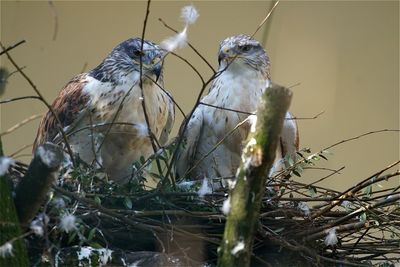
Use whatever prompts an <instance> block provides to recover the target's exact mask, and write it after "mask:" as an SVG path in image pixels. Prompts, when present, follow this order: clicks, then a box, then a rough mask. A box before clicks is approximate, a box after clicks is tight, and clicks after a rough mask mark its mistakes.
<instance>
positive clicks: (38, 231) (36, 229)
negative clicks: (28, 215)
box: [29, 219, 44, 236]
mask: <svg viewBox="0 0 400 267" xmlns="http://www.w3.org/2000/svg"><path fill="white" fill-rule="evenodd" d="M29 228H30V229H31V231H32V232H33V233H34V234H35V235H37V236H43V232H44V230H43V222H42V221H41V220H40V219H36V220H33V221H32V222H31V224H30V226H29Z"/></svg>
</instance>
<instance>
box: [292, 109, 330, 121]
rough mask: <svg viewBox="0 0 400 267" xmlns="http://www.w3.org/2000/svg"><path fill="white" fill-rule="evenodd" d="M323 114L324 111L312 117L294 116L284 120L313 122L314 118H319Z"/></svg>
mask: <svg viewBox="0 0 400 267" xmlns="http://www.w3.org/2000/svg"><path fill="white" fill-rule="evenodd" d="M324 113H325V111H321V112H320V113H318V114H317V115H315V116H314V117H296V116H293V117H292V118H287V119H286V120H315V119H316V118H318V117H319V116H321V115H322V114H324Z"/></svg>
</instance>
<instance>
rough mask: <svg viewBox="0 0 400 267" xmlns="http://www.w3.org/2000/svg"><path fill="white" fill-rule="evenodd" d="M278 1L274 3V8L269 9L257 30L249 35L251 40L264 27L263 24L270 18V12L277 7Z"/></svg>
mask: <svg viewBox="0 0 400 267" xmlns="http://www.w3.org/2000/svg"><path fill="white" fill-rule="evenodd" d="M278 4H279V0H278V1H276V2H275V4H274V6H273V7H272V8H271V10H270V11H269V12H268V14H267V15H266V16H265V18H264V19H263V20H262V21H261V23H260V24H259V25H258V27H257V29H256V30H255V31H254V33H253V34H252V35H251V37H252V38H253V37H254V35H256V33H257V32H258V31H259V30H260V29H261V27H262V26H263V25H264V23H265V22H267V20H268V18H269V17H270V16H271V14H272V12H273V11H274V10H275V8H276V7H277V6H278Z"/></svg>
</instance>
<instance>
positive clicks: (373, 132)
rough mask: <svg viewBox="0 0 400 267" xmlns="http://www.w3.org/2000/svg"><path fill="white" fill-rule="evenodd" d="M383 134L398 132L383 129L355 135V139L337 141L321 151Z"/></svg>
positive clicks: (396, 130)
mask: <svg viewBox="0 0 400 267" xmlns="http://www.w3.org/2000/svg"><path fill="white" fill-rule="evenodd" d="M383 132H400V130H398V129H383V130H377V131H371V132H367V133H363V134H360V135H357V136H355V137H351V138H348V139H344V140H342V141H339V142H337V143H334V144H333V145H330V146H328V147H326V148H324V149H323V150H329V149H331V148H332V147H335V146H338V145H340V144H343V143H346V142H349V141H353V140H356V139H359V138H361V137H364V136H367V135H371V134H376V133H383Z"/></svg>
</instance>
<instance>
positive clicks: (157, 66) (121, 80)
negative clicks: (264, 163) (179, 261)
mask: <svg viewBox="0 0 400 267" xmlns="http://www.w3.org/2000/svg"><path fill="white" fill-rule="evenodd" d="M141 42H142V40H141V39H140V38H134V39H128V40H126V41H124V42H122V43H120V44H119V45H117V46H116V47H115V48H114V49H113V50H112V51H111V53H109V54H108V55H107V57H106V58H105V59H104V60H103V62H102V63H101V64H100V65H98V66H97V67H96V68H94V69H93V70H91V71H89V72H87V73H82V74H79V75H77V76H76V77H74V78H73V79H72V80H71V81H69V82H68V83H67V85H66V86H65V87H64V88H63V89H62V90H61V92H60V93H59V95H58V97H57V98H56V99H55V101H54V102H53V104H52V108H53V109H54V111H55V113H56V114H57V116H58V119H59V120H60V121H61V124H62V125H61V127H62V128H63V129H64V131H65V132H66V134H67V136H68V143H69V145H70V147H71V149H72V150H73V152H74V153H76V154H78V155H79V157H80V158H81V159H82V160H84V161H85V162H87V163H89V164H92V163H97V164H99V165H101V166H102V167H104V169H105V171H106V172H107V173H108V174H109V176H110V178H111V179H113V180H115V181H118V182H125V181H127V180H128V179H129V178H130V176H131V174H132V164H133V163H134V162H135V161H138V160H139V159H140V157H142V156H143V157H144V158H147V157H149V156H150V155H151V154H152V153H153V148H152V145H151V142H150V138H149V136H148V130H147V129H148V128H147V124H146V120H145V115H144V111H143V108H142V101H143V99H144V101H145V106H146V113H147V115H148V121H149V126H150V129H151V132H152V133H153V134H154V136H155V137H156V138H157V139H158V141H159V143H160V144H161V145H162V144H165V143H166V141H167V139H168V135H169V133H170V130H171V128H172V125H173V122H174V115H175V114H174V105H173V102H172V100H171V96H170V95H169V94H168V93H166V92H165V91H163V90H161V89H160V88H159V86H160V87H163V75H162V60H163V56H164V52H163V51H162V49H161V48H160V47H159V46H158V45H156V44H154V43H152V42H150V41H144V43H143V52H142V51H141ZM140 57H141V58H142V77H143V78H142V81H143V83H142V85H143V86H142V87H143V94H144V97H143V98H142V94H141V89H140ZM155 81H156V82H157V83H158V85H157V84H156V83H155ZM112 122H113V124H111V123H112ZM59 127H60V126H59V125H58V123H57V121H56V119H55V117H54V116H53V114H52V113H51V112H50V111H48V112H47V114H46V115H45V116H44V117H43V119H42V121H41V122H40V125H39V129H38V133H37V137H36V140H35V143H34V150H35V149H36V147H37V146H38V145H40V144H43V143H44V142H47V141H50V142H55V143H60V142H62V141H63V139H62V138H61V135H60V131H59V130H58V129H59Z"/></svg>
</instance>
